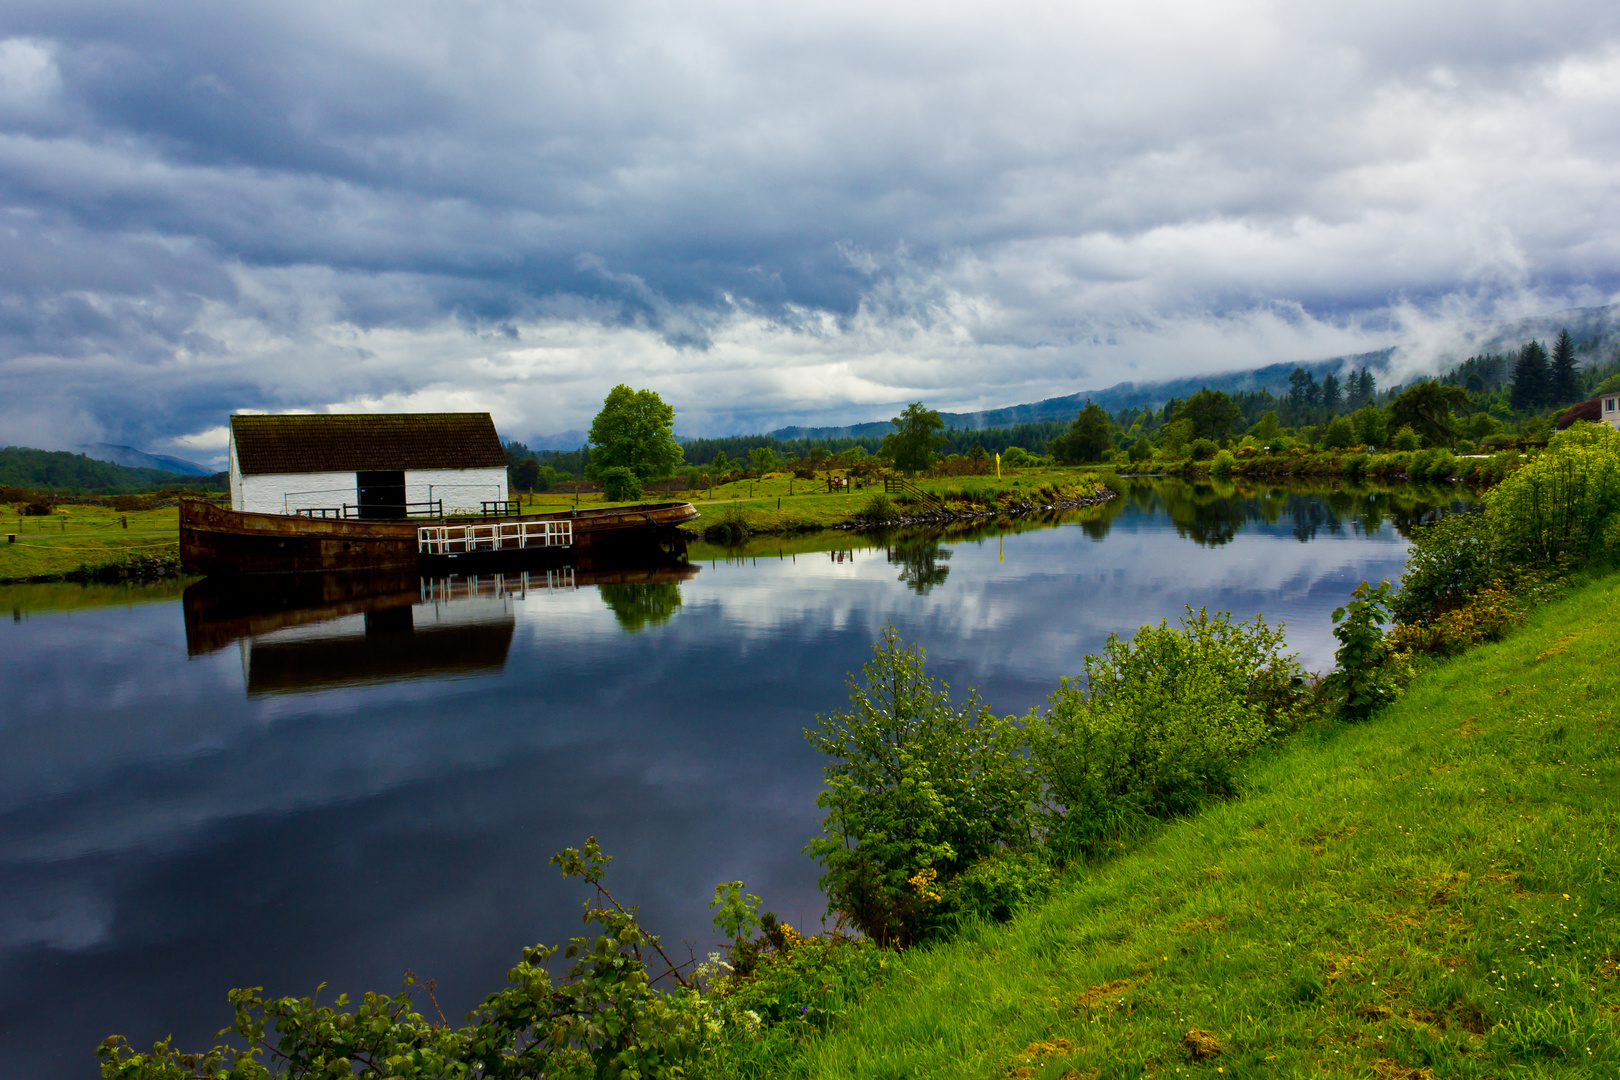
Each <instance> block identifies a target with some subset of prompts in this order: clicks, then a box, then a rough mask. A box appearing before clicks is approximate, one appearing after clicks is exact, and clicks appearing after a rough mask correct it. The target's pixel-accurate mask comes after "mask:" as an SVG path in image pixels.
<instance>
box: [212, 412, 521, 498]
mask: <svg viewBox="0 0 1620 1080" xmlns="http://www.w3.org/2000/svg"><path fill="white" fill-rule="evenodd" d="M230 478H231V508H232V509H233V510H245V511H250V512H253V513H260V514H308V515H313V516H317V517H347V518H355V517H359V518H399V517H416V516H429V515H431V516H435V517H437V516H440V515H442V514H478V513H481V512H488V511H489V510H490V507H491V504H495V503H502V502H504V501H505V500H506V498H507V488H506V452H505V450H504V449H503V448H502V447H501V440H500V436H499V435H497V434H496V432H495V421H494V420H493V419H491V417H490V415H489V413H361V414H353V413H345V414H332V413H325V414H318V415H299V416H249V415H238V416H232V417H231V443H230Z"/></svg>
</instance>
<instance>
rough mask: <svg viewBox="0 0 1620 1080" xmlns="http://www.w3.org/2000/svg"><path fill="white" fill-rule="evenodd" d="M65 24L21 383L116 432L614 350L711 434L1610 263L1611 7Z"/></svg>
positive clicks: (1594, 272) (1239, 348)
mask: <svg viewBox="0 0 1620 1080" xmlns="http://www.w3.org/2000/svg"><path fill="white" fill-rule="evenodd" d="M30 18H31V19H32V20H33V21H32V23H31V24H30V25H31V26H33V27H35V28H34V29H32V30H31V31H30V33H31V34H34V35H36V36H32V37H27V38H22V37H15V38H10V39H6V40H4V41H0V96H3V95H11V97H8V98H6V100H8V101H10V100H13V99H15V100H16V101H24V100H25V99H26V101H28V102H33V103H34V104H33V105H30V106H29V108H34V109H36V113H35V114H31V115H35V116H36V119H37V117H40V116H45V115H46V113H44V112H38V111H37V110H39V109H44V110H46V111H47V112H48V113H49V116H50V117H52V118H54V119H51V120H50V122H49V123H50V126H42V125H43V122H42V121H41V122H39V123H35V122H34V121H30V123H35V126H33V127H30V126H28V125H27V124H23V123H18V124H15V125H13V127H12V128H11V129H10V130H4V131H0V200H3V202H0V249H4V253H5V254H6V256H7V258H8V259H9V265H10V268H9V269H4V268H0V387H3V388H4V389H6V390H9V391H11V392H12V393H14V394H21V395H23V396H25V397H27V396H40V395H42V394H44V392H45V391H44V388H45V387H47V386H48V387H49V388H50V389H51V391H52V392H53V393H58V394H59V395H60V401H59V402H58V407H59V408H62V409H65V410H67V411H69V412H74V413H76V414H79V415H84V416H88V417H90V418H91V419H92V421H93V422H94V423H96V424H99V425H102V426H104V427H106V428H108V429H109V430H110V431H111V432H112V433H113V434H114V435H116V436H119V437H120V441H125V440H126V439H130V438H135V437H136V436H137V435H142V434H143V433H144V434H146V435H148V436H150V437H153V438H158V437H161V438H174V437H176V436H177V435H184V434H185V433H188V432H190V433H194V434H195V433H197V432H200V431H204V430H207V429H209V428H211V427H214V426H215V425H217V423H218V418H219V417H221V416H223V415H224V414H225V413H226V412H229V411H230V410H231V409H232V408H236V407H241V406H251V407H254V408H266V409H276V410H282V409H286V408H293V407H297V408H314V409H325V408H380V407H395V406H396V405H397V404H398V403H408V402H422V403H433V402H439V403H445V402H457V401H460V402H468V403H476V404H477V407H487V408H489V409H491V410H492V411H494V412H495V413H496V415H497V417H498V418H500V422H501V423H502V425H503V429H506V428H507V427H508V426H509V427H510V430H511V431H512V432H513V433H514V434H519V435H522V434H527V433H530V432H541V431H548V430H560V429H564V428H571V427H580V426H582V424H583V422H584V421H585V420H586V419H588V417H589V415H590V413H591V412H592V411H594V405H595V403H596V402H599V401H600V399H601V396H602V394H603V393H605V391H606V389H607V388H608V387H609V386H611V385H612V384H614V383H616V382H620V381H625V382H631V383H634V384H636V385H648V386H652V387H654V388H656V389H659V390H660V391H661V392H663V393H664V394H665V396H666V397H667V398H670V399H672V400H676V401H677V402H678V403H679V404H678V408H681V409H682V412H683V416H684V417H685V418H686V422H687V423H688V424H690V425H691V426H692V428H693V429H694V430H719V429H722V428H725V427H728V426H731V425H748V426H753V425H757V424H763V423H769V422H771V420H772V418H779V419H792V420H815V419H826V420H848V419H865V418H868V417H870V416H872V415H874V413H873V410H874V409H875V410H877V414H878V415H881V414H882V412H883V410H884V409H885V408H887V406H888V405H889V404H891V403H895V402H902V401H906V400H911V399H914V398H916V397H922V398H924V399H926V400H929V401H930V403H931V404H936V405H939V406H942V407H952V408H966V407H978V406H994V405H1003V404H1010V403H1012V402H1015V401H1025V400H1032V399H1034V398H1036V397H1040V396H1046V395H1049V394H1056V393H1069V392H1073V391H1075V390H1078V389H1083V388H1086V387H1097V386H1105V385H1108V384H1111V383H1113V382H1116V381H1120V380H1122V379H1136V380H1141V379H1151V378H1158V377H1163V376H1166V375H1171V374H1188V373H1195V372H1199V371H1213V370H1220V369H1223V368H1231V367H1239V366H1248V365H1250V364H1254V363H1263V362H1271V361H1277V360H1291V359H1307V358H1312V357H1320V356H1327V355H1333V354H1335V353H1343V352H1354V351H1360V350H1363V349H1371V348H1377V347H1381V346H1385V345H1390V344H1398V345H1401V346H1402V351H1401V354H1400V355H1401V363H1402V364H1404V365H1406V367H1407V368H1408V369H1411V370H1416V369H1417V368H1418V367H1420V366H1421V365H1423V364H1426V363H1432V362H1433V361H1434V360H1435V359H1436V358H1437V357H1438V356H1439V355H1440V354H1441V353H1443V352H1446V351H1447V350H1449V349H1450V348H1451V346H1450V345H1448V344H1447V342H1448V340H1449V338H1448V335H1449V336H1452V337H1457V338H1459V340H1460V339H1461V338H1462V337H1465V336H1466V333H1465V328H1466V324H1468V323H1469V322H1471V321H1473V320H1477V319H1481V318H1490V317H1496V316H1503V315H1523V314H1530V313H1533V312H1536V311H1544V310H1550V309H1555V308H1557V307H1560V306H1568V305H1572V304H1582V303H1599V302H1606V301H1607V300H1609V299H1610V298H1612V297H1614V296H1615V295H1616V293H1617V290H1620V209H1617V208H1620V199H1616V197H1615V196H1616V195H1617V194H1620V192H1617V190H1616V189H1617V186H1620V179H1617V178H1620V108H1617V106H1620V15H1617V14H1616V13H1615V12H1614V11H1612V10H1610V7H1609V6H1607V5H1599V4H1596V3H1579V2H1565V3H1555V4H1549V5H1542V6H1539V7H1538V8H1537V9H1536V10H1535V11H1533V12H1532V11H1530V10H1529V9H1523V10H1521V9H1516V8H1501V9H1491V10H1488V11H1482V10H1475V8H1474V7H1473V6H1471V5H1456V4H1453V5H1450V6H1442V7H1439V8H1433V7H1424V8H1421V9H1419V8H1413V7H1412V6H1411V5H1394V4H1375V5H1372V6H1365V5H1364V6H1362V7H1357V8H1355V9H1346V8H1344V7H1343V6H1342V5H1329V4H1325V3H1322V4H1293V5H1287V6H1286V7H1284V8H1278V7H1276V6H1274V5H1267V4H1262V3H1252V2H1230V3H1225V4H1221V5H1209V4H1202V3H1192V2H1190V0H1153V2H1149V3H1146V4H1139V5H1127V6H1122V5H1117V4H1102V3H1082V4H1075V5H1069V6H1060V7H1052V6H1051V5H1046V4H1034V3H1014V4H996V5H990V4H978V5H953V6H949V7H943V8H942V7H940V6H939V5H922V4H903V5H883V6H880V7H875V8H874V7H872V6H870V5H855V4H829V5H819V6H813V7H808V8H797V9H791V10H784V9H775V8H761V7H759V6H757V5H747V4H739V3H735V2H731V0H708V2H705V0H699V2H697V3H694V4H691V5H687V6H685V7H683V8H682V9H681V11H680V12H679V13H675V12H673V11H671V10H668V9H665V8H661V7H658V6H657V5H650V4H645V3H636V2H629V3H608V4H601V5H592V6H590V7H589V8H555V7H553V8H534V7H532V6H529V5H522V4H517V3H501V2H497V3H491V4H487V5H483V6H481V7H480V8H478V9H477V11H476V12H474V13H468V12H465V11H459V10H458V11H457V12H455V13H451V12H449V11H448V10H446V9H442V8H440V7H438V6H436V5H430V4H425V3H409V2H407V3H404V4H391V5H388V7H387V8H386V9H384V8H382V7H380V6H376V5H372V6H366V5H362V6H360V7H354V6H334V5H315V4H308V3H304V4H298V3H294V4H286V3H282V4H277V5H268V4H261V5H253V4H248V5H239V6H236V7H233V8H219V7H217V6H208V5H193V4H184V3H183V4H179V5H174V6H164V7H158V8H143V9H124V10H121V11H119V12H117V13H115V14H106V15H105V16H104V17H103V18H102V19H100V20H99V21H90V20H87V19H84V18H83V17H82V16H81V15H80V14H79V13H78V12H77V11H76V9H74V8H73V7H72V6H62V7H50V8H46V7H40V8H38V9H36V10H34V11H33V13H32V15H31V16H30ZM4 22H5V20H4V19H3V18H0V32H3V31H4V29H5V26H4ZM18 95H21V96H18ZM0 107H3V106H0ZM19 107H20V106H19ZM1459 328H1463V329H1459ZM132 394H133V395H135V397H136V398H137V399H138V402H137V403H138V404H139V406H140V408H131V407H130V397H131V395H132Z"/></svg>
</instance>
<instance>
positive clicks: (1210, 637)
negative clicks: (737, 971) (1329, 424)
mask: <svg viewBox="0 0 1620 1080" xmlns="http://www.w3.org/2000/svg"><path fill="white" fill-rule="evenodd" d="M1282 649H1283V632H1282V629H1281V628H1280V627H1279V628H1273V627H1270V626H1268V625H1267V624H1266V622H1265V620H1264V619H1261V618H1259V617H1256V618H1255V619H1254V620H1252V621H1250V622H1238V623H1235V622H1233V621H1232V620H1231V617H1230V616H1229V615H1225V614H1216V615H1211V614H1209V613H1208V612H1205V611H1198V612H1189V613H1188V616H1187V617H1186V618H1185V619H1184V620H1183V621H1182V625H1181V626H1180V627H1171V626H1169V625H1168V624H1163V623H1161V624H1160V625H1159V626H1147V627H1143V628H1142V629H1141V630H1139V631H1138V632H1137V634H1136V635H1135V637H1133V638H1132V639H1130V640H1124V639H1121V638H1119V637H1118V636H1114V637H1111V638H1110V639H1109V641H1108V643H1107V645H1106V646H1104V649H1103V651H1102V653H1101V654H1099V655H1097V656H1088V657H1085V658H1084V659H1083V660H1082V665H1083V668H1084V671H1085V677H1084V679H1083V680H1073V681H1070V680H1065V681H1064V682H1063V684H1062V686H1061V687H1060V689H1059V690H1058V691H1057V692H1056V693H1055V694H1053V695H1052V698H1051V700H1050V702H1049V704H1048V707H1047V709H1046V711H1045V712H1044V714H1036V715H1032V716H1030V717H1028V718H1027V720H1026V722H1024V723H1018V722H1017V721H1015V720H1014V719H1013V718H1012V717H1006V718H1001V717H997V716H995V715H994V714H993V713H991V712H990V711H989V710H988V709H987V708H986V707H985V706H984V704H983V702H981V701H980V700H979V699H978V697H977V696H976V694H970V695H969V697H968V699H967V700H966V702H964V703H962V704H954V703H953V702H952V700H951V698H950V694H949V689H948V688H947V687H945V686H943V685H940V684H937V683H936V682H935V681H934V680H933V679H932V678H930V677H929V676H928V675H927V673H926V671H925V670H924V662H923V660H924V657H923V650H922V648H921V647H920V646H916V645H908V644H906V643H904V642H901V641H900V640H899V638H898V637H897V636H896V634H895V631H894V628H893V627H892V626H890V627H888V628H886V629H885V631H884V635H883V638H882V639H881V640H880V641H879V642H878V644H877V645H876V646H874V650H875V655H874V657H873V660H872V661H871V663H869V664H867V665H866V668H865V683H864V684H859V683H853V682H852V683H851V691H852V692H851V698H850V700H851V703H852V706H853V708H852V709H851V711H849V712H847V713H839V714H835V715H833V716H830V717H822V718H821V719H820V721H819V725H818V727H817V728H815V729H813V730H812V731H809V732H807V735H808V737H809V738H810V741H811V743H812V745H814V746H815V747H816V748H817V749H819V750H821V751H822V752H823V753H825V754H826V755H828V757H829V758H830V759H831V760H830V762H829V763H828V765H827V766H826V778H827V786H826V789H825V790H824V791H823V792H822V794H821V796H820V797H819V798H818V800H817V805H819V806H821V807H822V808H823V809H824V810H826V811H827V814H826V817H824V818H823V819H822V835H821V836H820V837H819V838H817V839H816V840H814V841H812V842H811V843H810V845H809V846H808V847H807V848H806V849H805V850H806V852H807V853H809V854H811V855H812V856H814V857H815V858H816V859H817V860H818V861H819V862H820V863H821V865H822V869H823V870H824V871H825V872H824V874H823V876H822V879H821V885H822V888H823V890H824V891H825V892H826V894H827V900H828V904H829V906H830V907H831V908H832V909H833V910H835V911H838V912H840V913H842V914H843V915H844V916H846V917H847V918H849V920H850V921H851V922H853V923H854V924H855V926H857V927H858V928H859V929H860V930H861V931H862V932H864V933H865V934H867V935H868V936H870V937H872V938H873V939H875V940H876V941H878V942H879V943H880V944H885V945H897V946H904V945H906V944H909V943H911V942H914V941H917V940H920V939H923V938H926V937H929V936H931V935H934V934H937V933H939V932H942V931H945V930H948V929H949V928H950V927H952V926H955V925H958V924H960V922H961V921H962V920H963V919H964V918H985V917H989V918H1006V917H1009V916H1010V914H1011V913H1012V912H1013V911H1014V910H1016V909H1017V908H1018V907H1019V906H1021V905H1022V904H1023V903H1025V902H1027V901H1028V900H1029V899H1031V898H1033V897H1035V896H1037V895H1039V893H1040V892H1041V890H1042V889H1043V888H1044V883H1045V881H1046V880H1047V875H1048V874H1049V867H1050V863H1051V861H1052V860H1053V859H1060V858H1064V857H1068V856H1072V855H1076V854H1085V853H1090V852H1094V851H1097V850H1099V849H1100V848H1101V847H1103V846H1104V845H1105V844H1107V843H1108V842H1110V841H1111V840H1112V839H1114V838H1117V837H1120V836H1122V835H1128V834H1130V833H1131V832H1133V831H1134V830H1136V829H1137V828H1138V827H1139V826H1140V824H1141V823H1142V822H1143V821H1145V820H1149V819H1163V818H1168V817H1171V816H1174V815H1176V814H1182V813H1186V812H1188V811H1190V810H1192V809H1193V808H1195V807H1196V806H1197V805H1198V804H1199V803H1200V802H1201V801H1203V800H1204V799H1206V798H1210V797H1218V796H1223V795H1229V794H1231V793H1232V792H1233V791H1234V790H1236V786H1237V780H1236V775H1237V770H1238V768H1239V766H1240V763H1241V762H1242V761H1243V759H1244V758H1245V757H1247V756H1248V755H1249V754H1251V753H1253V751H1254V750H1255V749H1256V748H1257V747H1258V746H1260V745H1261V744H1262V743H1264V742H1265V741H1266V740H1268V739H1270V738H1272V737H1273V736H1274V735H1276V734H1277V733H1279V732H1282V731H1287V730H1290V729H1292V728H1293V727H1295V726H1296V725H1297V724H1298V723H1299V722H1300V721H1301V719H1302V718H1303V717H1304V715H1305V714H1306V711H1307V709H1308V708H1309V705H1310V702H1311V700H1312V696H1311V693H1310V688H1309V686H1308V685H1307V682H1306V679H1305V675H1304V672H1303V670H1302V669H1301V668H1300V666H1299V662H1298V659H1297V658H1296V657H1294V656H1292V655H1288V654H1285V653H1284V652H1283V651H1282Z"/></svg>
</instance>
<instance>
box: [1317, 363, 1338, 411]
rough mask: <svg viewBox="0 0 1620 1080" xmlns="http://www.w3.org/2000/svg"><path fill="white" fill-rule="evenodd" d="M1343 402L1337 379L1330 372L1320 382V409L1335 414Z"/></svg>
mask: <svg viewBox="0 0 1620 1080" xmlns="http://www.w3.org/2000/svg"><path fill="white" fill-rule="evenodd" d="M1342 401H1343V391H1342V389H1341V388H1340V386H1339V377H1338V376H1337V375H1334V374H1333V373H1332V372H1329V373H1328V376H1327V378H1325V379H1323V380H1322V408H1324V409H1326V410H1327V411H1328V412H1330V413H1332V412H1336V411H1337V410H1338V408H1339V405H1340V404H1341V402H1342Z"/></svg>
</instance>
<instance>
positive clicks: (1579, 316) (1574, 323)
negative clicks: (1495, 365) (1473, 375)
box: [1457, 304, 1620, 360]
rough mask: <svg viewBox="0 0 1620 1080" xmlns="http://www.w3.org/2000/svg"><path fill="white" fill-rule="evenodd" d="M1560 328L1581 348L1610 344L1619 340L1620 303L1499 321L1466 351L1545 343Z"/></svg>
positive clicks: (1485, 350) (1497, 349)
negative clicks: (1475, 344)
mask: <svg viewBox="0 0 1620 1080" xmlns="http://www.w3.org/2000/svg"><path fill="white" fill-rule="evenodd" d="M1560 330H1568V331H1569V336H1570V337H1572V338H1574V339H1575V346H1576V348H1577V349H1580V350H1583V351H1588V350H1593V349H1601V348H1604V347H1607V346H1610V345H1613V344H1615V342H1616V341H1617V340H1620V304H1610V305H1608V306H1607V307H1589V308H1569V309H1567V310H1565V311H1555V312H1553V313H1552V314H1551V315H1535V316H1532V317H1531V318H1528V319H1517V320H1515V321H1513V322H1507V323H1501V324H1500V325H1498V326H1495V327H1492V328H1491V329H1489V330H1488V331H1487V335H1488V336H1486V337H1484V338H1482V339H1481V340H1480V343H1479V344H1478V345H1477V346H1475V347H1474V348H1473V349H1471V350H1470V352H1473V353H1483V352H1493V353H1500V352H1508V351H1509V350H1512V349H1517V348H1518V347H1519V346H1521V345H1523V344H1524V343H1525V342H1527V341H1529V340H1531V339H1532V338H1534V339H1536V340H1538V341H1540V342H1541V343H1542V344H1543V345H1546V344H1549V343H1550V342H1552V341H1553V340H1554V339H1555V338H1557V337H1558V332H1559V331H1560ZM1457 359H1459V360H1460V359H1462V357H1458V358H1457Z"/></svg>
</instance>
